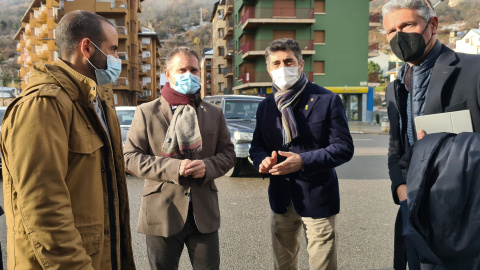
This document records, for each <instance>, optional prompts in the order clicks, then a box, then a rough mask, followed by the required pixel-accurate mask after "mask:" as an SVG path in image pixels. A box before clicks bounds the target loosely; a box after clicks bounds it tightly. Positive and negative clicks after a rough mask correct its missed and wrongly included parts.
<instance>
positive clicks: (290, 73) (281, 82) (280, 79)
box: [271, 67, 300, 90]
mask: <svg viewBox="0 0 480 270" xmlns="http://www.w3.org/2000/svg"><path fill="white" fill-rule="evenodd" d="M298 68H299V67H282V68H279V69H277V70H274V71H272V72H271V74H272V80H273V83H274V84H275V86H276V87H278V88H279V90H288V89H290V87H292V86H293V85H294V84H295V83H296V82H297V81H298V79H299V78H300V75H299V74H298Z"/></svg>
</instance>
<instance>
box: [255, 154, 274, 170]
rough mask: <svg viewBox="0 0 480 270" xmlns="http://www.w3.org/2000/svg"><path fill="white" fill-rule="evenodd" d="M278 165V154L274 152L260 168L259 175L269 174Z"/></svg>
mask: <svg viewBox="0 0 480 270" xmlns="http://www.w3.org/2000/svg"><path fill="white" fill-rule="evenodd" d="M275 164H277V152H275V151H273V152H272V156H271V157H266V158H265V159H264V160H263V161H262V164H260V166H259V168H258V172H259V173H268V171H269V170H270V169H271V168H272V167H273V165H275Z"/></svg>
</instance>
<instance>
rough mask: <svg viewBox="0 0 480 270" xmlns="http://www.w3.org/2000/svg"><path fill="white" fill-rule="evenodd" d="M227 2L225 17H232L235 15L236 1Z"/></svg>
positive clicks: (229, 0)
mask: <svg viewBox="0 0 480 270" xmlns="http://www.w3.org/2000/svg"><path fill="white" fill-rule="evenodd" d="M224 2H225V15H230V14H232V13H233V2H234V0H226V1H224Z"/></svg>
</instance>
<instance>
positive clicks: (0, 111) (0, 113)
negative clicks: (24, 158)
mask: <svg viewBox="0 0 480 270" xmlns="http://www.w3.org/2000/svg"><path fill="white" fill-rule="evenodd" d="M6 110H7V107H0V131H1V130H2V126H1V121H2V120H3V115H4V114H5V111H6ZM0 178H2V153H1V152H0Z"/></svg>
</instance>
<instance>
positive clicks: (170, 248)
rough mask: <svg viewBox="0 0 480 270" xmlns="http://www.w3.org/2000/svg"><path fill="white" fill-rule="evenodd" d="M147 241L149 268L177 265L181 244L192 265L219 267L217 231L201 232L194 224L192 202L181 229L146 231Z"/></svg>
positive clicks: (167, 269)
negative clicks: (164, 234)
mask: <svg viewBox="0 0 480 270" xmlns="http://www.w3.org/2000/svg"><path fill="white" fill-rule="evenodd" d="M146 241H147V253H148V261H149V263H150V268H151V269H155V270H175V269H178V263H179V261H180V256H181V255H182V251H183V246H184V245H185V246H187V250H188V256H189V257H190V262H191V264H192V267H193V269H202V270H203V269H205V270H207V269H208V270H218V269H219V268H220V245H219V240H218V231H216V232H213V233H200V232H199V231H198V229H197V226H196V225H195V219H194V217H193V211H192V207H191V205H190V208H189V210H188V217H187V221H186V223H185V226H184V227H183V229H182V231H181V232H179V233H178V234H176V235H173V236H170V237H161V236H155V235H147V236H146Z"/></svg>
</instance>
